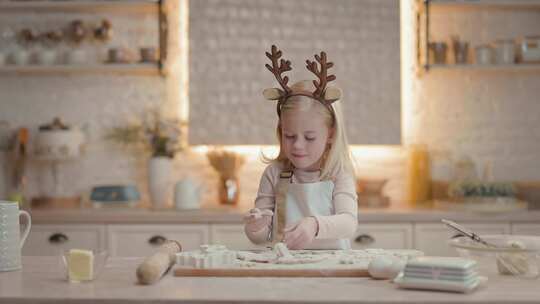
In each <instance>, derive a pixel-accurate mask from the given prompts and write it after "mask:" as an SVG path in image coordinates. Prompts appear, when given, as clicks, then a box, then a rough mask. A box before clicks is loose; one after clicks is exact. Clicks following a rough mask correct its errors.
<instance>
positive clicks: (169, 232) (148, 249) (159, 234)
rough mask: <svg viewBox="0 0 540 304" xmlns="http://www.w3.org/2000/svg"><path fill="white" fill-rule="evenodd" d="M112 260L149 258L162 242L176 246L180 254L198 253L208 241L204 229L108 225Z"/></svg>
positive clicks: (183, 226) (169, 226) (206, 227)
mask: <svg viewBox="0 0 540 304" xmlns="http://www.w3.org/2000/svg"><path fill="white" fill-rule="evenodd" d="M107 233H108V236H109V237H108V240H109V250H110V253H111V255H113V256H149V255H151V254H152V253H154V252H155V251H156V249H157V248H158V247H159V246H160V245H161V244H162V243H163V242H165V241H166V240H175V241H178V242H180V244H181V245H182V250H184V251H187V250H195V249H199V246H200V245H202V244H207V243H208V241H209V237H208V236H209V233H208V226H207V225H195V224H193V225H191V224H190V225H109V226H108V227H107Z"/></svg>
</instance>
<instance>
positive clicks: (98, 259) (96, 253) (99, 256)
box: [60, 248, 109, 283]
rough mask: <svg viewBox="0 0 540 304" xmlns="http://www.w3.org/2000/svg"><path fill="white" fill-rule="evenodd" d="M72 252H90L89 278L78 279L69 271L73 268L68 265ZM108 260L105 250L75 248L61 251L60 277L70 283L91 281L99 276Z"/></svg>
mask: <svg viewBox="0 0 540 304" xmlns="http://www.w3.org/2000/svg"><path fill="white" fill-rule="evenodd" d="M72 250H79V251H80V250H83V251H89V252H91V254H92V258H91V260H90V263H91V265H90V267H91V268H92V269H91V270H90V276H89V277H85V278H81V277H78V276H77V275H76V274H75V273H74V271H73V270H72V271H70V266H71V267H73V266H72V265H70V255H71V253H72ZM108 258H109V253H108V252H107V251H106V250H91V249H75V248H70V249H65V250H62V251H61V253H60V260H61V265H62V267H61V270H62V272H63V273H62V275H63V277H64V279H66V280H68V281H69V282H71V283H79V282H84V281H93V280H95V279H96V278H97V277H98V276H99V274H100V273H101V271H102V270H103V268H104V267H105V264H107V259H108Z"/></svg>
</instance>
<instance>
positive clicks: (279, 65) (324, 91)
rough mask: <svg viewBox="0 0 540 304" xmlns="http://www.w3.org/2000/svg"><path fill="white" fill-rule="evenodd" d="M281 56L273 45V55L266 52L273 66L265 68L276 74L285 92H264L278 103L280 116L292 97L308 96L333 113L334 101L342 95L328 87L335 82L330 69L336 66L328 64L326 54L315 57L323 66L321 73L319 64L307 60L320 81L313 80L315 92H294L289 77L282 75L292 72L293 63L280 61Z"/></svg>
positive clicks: (338, 90) (266, 96)
mask: <svg viewBox="0 0 540 304" xmlns="http://www.w3.org/2000/svg"><path fill="white" fill-rule="evenodd" d="M281 55H282V52H281V51H280V50H278V48H277V47H276V46H275V45H272V50H271V53H268V52H266V57H268V59H270V60H271V61H272V65H269V64H266V65H265V66H266V68H267V69H268V70H269V71H270V72H272V74H274V76H275V77H276V79H277V81H278V82H279V84H280V85H281V87H282V88H283V90H282V89H278V88H267V89H265V90H264V91H263V95H264V97H265V98H266V99H267V100H273V101H275V100H277V101H278V104H277V112H278V115H280V114H281V110H280V109H281V105H282V104H283V103H285V102H286V101H287V100H288V99H289V97H292V96H307V97H310V98H313V99H315V100H318V101H319V102H321V103H322V104H323V105H324V106H326V107H327V108H328V110H329V111H330V112H332V113H333V109H332V106H331V105H332V103H333V102H334V101H336V100H339V99H340V98H341V95H342V94H341V90H340V89H339V88H336V87H331V86H329V87H327V84H328V83H329V82H330V81H333V80H335V79H336V76H334V75H328V69H329V68H331V67H332V66H334V64H333V63H332V62H327V59H326V53H325V52H321V54H320V56H319V55H315V59H316V60H317V62H318V63H319V64H320V65H321V70H320V71H319V69H318V65H317V62H315V61H313V62H312V61H310V60H306V64H307V69H308V70H309V71H311V72H313V73H314V74H315V75H317V77H318V79H319V81H317V80H313V84H314V85H315V91H313V92H311V91H308V90H303V89H294V90H293V89H291V88H290V87H289V86H288V85H287V83H288V82H289V78H288V77H287V76H283V77H282V75H281V74H283V73H284V72H286V71H290V70H292V68H291V62H290V61H289V60H285V59H280V58H281Z"/></svg>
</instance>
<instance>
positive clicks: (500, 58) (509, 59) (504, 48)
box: [495, 39, 516, 64]
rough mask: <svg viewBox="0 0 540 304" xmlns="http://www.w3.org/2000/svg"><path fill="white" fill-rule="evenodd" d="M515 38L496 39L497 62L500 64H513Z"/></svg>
mask: <svg viewBox="0 0 540 304" xmlns="http://www.w3.org/2000/svg"><path fill="white" fill-rule="evenodd" d="M515 47H516V46H515V44H514V40H513V39H505V40H497V41H495V62H497V63H498V64H513V63H514V62H515V57H516V51H515Z"/></svg>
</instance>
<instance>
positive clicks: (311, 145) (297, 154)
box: [281, 107, 331, 170]
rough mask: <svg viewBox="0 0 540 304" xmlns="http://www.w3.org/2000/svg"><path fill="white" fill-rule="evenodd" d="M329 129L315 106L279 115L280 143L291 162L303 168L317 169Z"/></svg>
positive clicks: (326, 142) (328, 140)
mask: <svg viewBox="0 0 540 304" xmlns="http://www.w3.org/2000/svg"><path fill="white" fill-rule="evenodd" d="M330 136H331V134H330V130H329V129H328V127H327V125H326V123H325V120H324V117H323V115H321V114H320V113H319V112H318V111H317V109H316V108H315V107H310V108H309V109H305V110H301V111H299V110H289V111H285V112H283V113H282V115H281V145H282V149H283V152H284V153H285V156H287V158H288V159H289V160H290V161H291V163H292V164H293V165H294V166H295V167H296V168H299V169H303V170H319V169H320V168H321V159H322V156H323V153H324V152H325V149H326V146H327V144H328V143H330Z"/></svg>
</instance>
